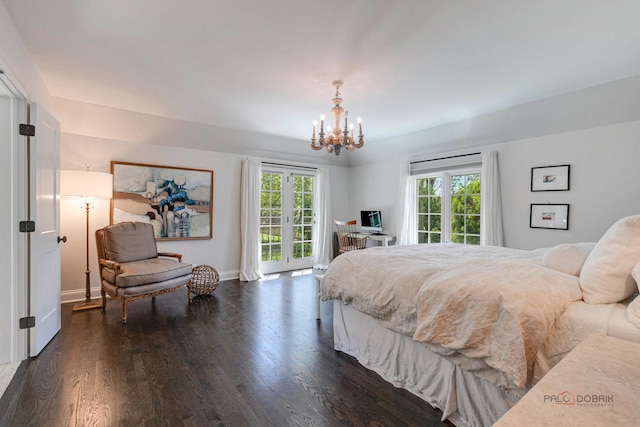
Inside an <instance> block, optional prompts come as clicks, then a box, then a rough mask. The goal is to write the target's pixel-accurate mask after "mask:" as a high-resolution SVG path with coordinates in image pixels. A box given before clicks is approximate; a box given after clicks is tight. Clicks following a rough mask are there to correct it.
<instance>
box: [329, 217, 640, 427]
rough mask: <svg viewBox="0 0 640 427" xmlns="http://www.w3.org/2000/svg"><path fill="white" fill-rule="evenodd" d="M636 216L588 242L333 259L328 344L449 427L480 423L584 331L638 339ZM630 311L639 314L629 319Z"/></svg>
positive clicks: (639, 229)
mask: <svg viewBox="0 0 640 427" xmlns="http://www.w3.org/2000/svg"><path fill="white" fill-rule="evenodd" d="M638 261H640V215H638V216H633V217H628V218H624V219H622V220H620V221H618V222H617V223H616V224H614V225H613V226H612V227H611V228H610V229H609V231H607V233H605V235H604V236H603V237H602V238H601V239H600V241H599V242H597V243H580V244H567V245H559V246H557V247H554V248H550V249H538V250H534V251H524V250H516V249H508V248H498V247H472V246H465V245H455V244H441V245H411V246H395V247H394V246H392V247H388V248H370V249H367V250H364V251H354V252H349V253H346V254H343V255H341V256H340V257H338V258H336V259H335V260H334V261H333V262H332V264H331V265H330V266H329V269H328V270H327V272H326V274H325V275H324V278H323V280H322V282H321V287H320V288H321V298H322V299H324V300H334V310H333V316H334V318H333V328H334V347H335V349H336V350H338V351H342V352H345V353H347V354H349V355H351V356H353V357H355V358H356V359H357V360H358V361H359V362H360V363H361V364H362V365H363V366H365V367H367V368H369V369H372V370H373V371H375V372H377V373H378V374H380V375H381V376H382V377H383V378H384V379H385V380H387V381H389V382H391V383H392V384H394V385H395V386H397V387H402V388H405V389H407V390H409V391H411V392H412V393H414V394H416V395H417V396H419V397H420V398H422V399H423V400H425V401H427V402H429V403H430V404H431V405H432V406H434V407H437V408H439V409H441V410H442V411H443V419H449V420H451V421H452V422H453V423H454V424H456V425H459V426H488V425H492V424H493V423H494V422H495V421H496V420H497V419H498V418H500V416H502V415H503V414H504V413H505V412H506V411H507V410H509V409H510V408H511V407H512V406H513V405H515V403H517V401H518V400H519V399H520V398H521V397H522V396H523V395H524V394H525V393H526V392H527V390H528V389H529V388H531V387H532V385H533V384H535V383H536V382H537V381H538V380H539V379H540V378H541V377H542V376H544V374H546V372H548V371H549V370H550V369H551V368H552V367H553V366H554V365H555V364H556V363H558V362H559V361H560V360H561V359H562V357H564V355H566V354H567V353H568V352H569V351H570V350H571V349H572V348H573V347H574V346H575V345H577V344H578V343H579V342H580V341H582V340H584V339H586V338H587V337H588V336H589V335H590V334H594V333H595V334H600V335H611V336H615V337H619V338H623V339H628V340H634V341H637V342H640V318H638V317H637V316H636V315H637V314H640V307H638V306H639V305H640V298H639V299H637V300H636V298H635V296H636V295H635V293H637V289H638V288H637V285H636V280H637V279H638V278H640V274H636V272H638V273H640V267H638V265H637V264H638ZM634 316H636V317H635V319H639V321H638V322H637V325H636V324H635V323H634V321H635V320H634Z"/></svg>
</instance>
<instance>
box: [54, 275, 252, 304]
mask: <svg viewBox="0 0 640 427" xmlns="http://www.w3.org/2000/svg"><path fill="white" fill-rule="evenodd" d="M218 274H219V275H220V281H221V282H222V281H225V280H233V279H237V278H239V277H240V270H229V271H218ZM85 292H86V291H85V288H82V289H73V290H70V291H62V292H60V302H61V303H62V304H64V303H67V302H78V301H84V300H85V298H86V297H85ZM101 298H102V296H101V295H100V287H92V288H91V299H94V300H95V299H101Z"/></svg>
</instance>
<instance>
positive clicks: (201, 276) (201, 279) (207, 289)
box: [191, 265, 220, 296]
mask: <svg viewBox="0 0 640 427" xmlns="http://www.w3.org/2000/svg"><path fill="white" fill-rule="evenodd" d="M191 273H192V277H191V292H192V293H194V294H196V295H201V296H204V295H209V294H210V293H212V292H213V291H215V290H216V288H217V287H218V283H220V275H219V274H218V271H216V269H215V268H213V267H210V266H208V265H198V266H196V267H193V271H192V272H191Z"/></svg>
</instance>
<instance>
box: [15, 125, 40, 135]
mask: <svg viewBox="0 0 640 427" xmlns="http://www.w3.org/2000/svg"><path fill="white" fill-rule="evenodd" d="M18 131H19V133H20V135H22V136H36V127H35V126H34V125H28V124H25V123H20V127H19V129H18Z"/></svg>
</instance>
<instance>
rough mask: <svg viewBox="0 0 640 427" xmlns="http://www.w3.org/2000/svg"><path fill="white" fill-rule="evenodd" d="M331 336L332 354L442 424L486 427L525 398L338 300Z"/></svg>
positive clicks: (335, 305)
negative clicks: (407, 396) (413, 400)
mask: <svg viewBox="0 0 640 427" xmlns="http://www.w3.org/2000/svg"><path fill="white" fill-rule="evenodd" d="M333 333H334V348H335V349H336V350H337V351H341V352H344V353H347V354H349V355H351V356H353V357H355V358H356V359H357V360H358V362H360V364H361V365H363V366H364V367H366V368H368V369H371V370H372V371H374V372H376V373H378V374H379V375H380V376H381V377H382V378H384V379H385V380H386V381H388V382H390V383H391V384H393V385H394V386H396V387H399V388H403V389H406V390H408V391H410V392H411V393H413V394H415V395H416V396H418V397H419V398H421V399H422V400H425V401H426V402H428V403H429V404H430V405H431V406H434V407H436V408H438V409H440V410H442V411H443V417H442V419H443V420H444V419H449V420H450V421H451V422H453V423H454V424H455V425H457V426H464V427H484V426H491V425H492V424H493V423H495V422H496V421H497V420H498V418H500V417H501V416H502V415H503V414H504V413H505V412H507V411H508V410H509V409H511V407H512V406H513V405H515V404H516V403H517V402H518V400H520V398H521V397H522V395H523V394H524V391H523V392H522V394H517V392H514V391H506V390H503V389H501V388H499V387H497V386H496V385H494V384H491V383H489V382H487V381H485V380H482V379H480V378H478V377H476V376H474V375H472V374H470V373H469V372H467V371H464V370H463V369H461V368H459V367H458V366H456V365H454V364H452V363H451V362H449V361H447V360H446V359H443V358H442V357H440V356H438V355H436V354H435V353H432V352H431V351H429V350H427V349H426V348H425V347H424V346H422V345H420V344H419V343H417V342H415V341H413V340H412V339H411V338H410V337H407V336H405V335H401V334H398V333H396V332H393V331H391V330H389V329H386V328H384V327H382V326H380V324H379V323H378V322H376V321H375V320H374V319H373V318H371V317H369V316H367V315H365V314H363V313H361V312H359V311H357V310H355V309H354V308H352V307H351V306H350V305H348V304H345V303H343V302H341V301H334V303H333Z"/></svg>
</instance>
